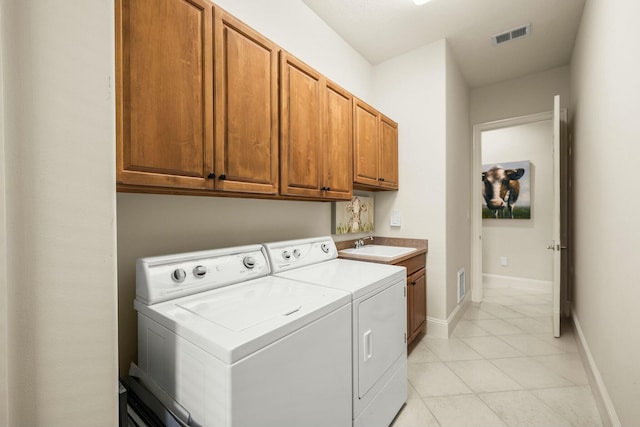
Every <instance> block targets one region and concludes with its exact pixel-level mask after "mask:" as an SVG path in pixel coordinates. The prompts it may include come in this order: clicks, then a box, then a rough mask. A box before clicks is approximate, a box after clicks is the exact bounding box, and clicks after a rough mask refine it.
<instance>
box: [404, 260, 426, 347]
mask: <svg viewBox="0 0 640 427" xmlns="http://www.w3.org/2000/svg"><path fill="white" fill-rule="evenodd" d="M407 287H411V296H412V301H411V305H412V307H411V309H410V311H411V314H412V315H411V317H410V325H409V336H410V337H411V338H413V337H415V336H416V335H418V333H420V330H421V329H422V327H423V326H424V324H425V322H426V320H427V276H426V270H425V269H424V268H423V269H421V270H418V271H417V272H415V273H414V274H412V275H411V276H410V277H409V278H408V279H407Z"/></svg>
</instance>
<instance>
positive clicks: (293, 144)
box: [280, 52, 352, 200]
mask: <svg viewBox="0 0 640 427" xmlns="http://www.w3.org/2000/svg"><path fill="white" fill-rule="evenodd" d="M280 91H281V94H280V100H281V101H280V120H281V129H280V144H281V146H280V150H281V153H280V154H281V155H280V174H281V188H280V192H281V194H283V195H290V196H304V197H317V198H326V199H338V200H342V199H347V200H348V199H350V198H351V194H352V181H351V163H352V161H351V138H352V136H351V122H352V119H351V115H352V112H351V108H352V107H351V95H350V94H349V93H348V92H346V91H344V90H343V89H341V88H340V87H339V86H337V85H335V84H333V83H331V82H329V81H327V79H326V78H325V77H324V76H322V75H321V74H320V73H318V72H317V71H315V70H314V69H313V68H311V67H309V66H307V65H306V64H304V63H303V62H301V61H299V60H298V59H296V58H295V57H293V56H291V55H289V54H288V53H286V52H281V53H280Z"/></svg>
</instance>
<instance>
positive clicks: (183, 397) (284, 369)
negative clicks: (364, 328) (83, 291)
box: [134, 245, 352, 427]
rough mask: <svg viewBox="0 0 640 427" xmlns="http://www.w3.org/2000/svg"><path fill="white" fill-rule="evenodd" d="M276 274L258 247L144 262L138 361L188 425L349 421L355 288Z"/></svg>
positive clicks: (292, 425) (319, 425)
mask: <svg viewBox="0 0 640 427" xmlns="http://www.w3.org/2000/svg"><path fill="white" fill-rule="evenodd" d="M269 272H270V270H269V264H268V261H267V258H266V254H265V251H264V249H263V247H262V246H260V245H252V246H243V247H237V248H229V249H220V250H212V251H202V252H192V253H186V254H178V255H170V256H161V257H152V258H143V259H139V260H138V262H137V279H136V280H137V283H136V290H137V297H136V301H135V304H134V305H135V309H136V310H137V311H138V365H139V367H140V368H141V369H142V371H143V372H144V373H145V374H146V377H147V379H148V380H151V381H153V383H154V385H156V386H157V387H159V388H160V389H161V390H162V391H163V392H164V393H166V394H167V395H168V396H170V398H171V399H173V400H174V401H175V402H177V403H178V404H179V405H181V406H182V407H184V409H185V410H186V411H188V413H189V414H190V415H189V418H190V420H189V423H190V424H189V425H200V426H211V427H214V426H215V427H219V426H226V427H256V426H271V427H283V426H288V427H300V426H316V427H327V426H343V427H346V426H350V425H351V418H352V416H351V403H350V399H351V377H352V372H351V363H350V357H351V327H350V325H351V319H350V317H351V308H350V296H349V294H348V293H347V292H344V291H340V290H336V289H329V288H326V287H321V286H316V285H312V284H308V283H302V282H295V281H293V280H289V279H284V278H279V277H274V276H269V275H268V274H269Z"/></svg>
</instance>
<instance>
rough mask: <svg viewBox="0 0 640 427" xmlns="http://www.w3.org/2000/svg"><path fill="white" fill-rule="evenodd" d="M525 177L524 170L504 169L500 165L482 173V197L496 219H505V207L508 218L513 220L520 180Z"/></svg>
mask: <svg viewBox="0 0 640 427" xmlns="http://www.w3.org/2000/svg"><path fill="white" fill-rule="evenodd" d="M523 175H524V169H522V168H518V169H504V168H503V167H502V166H499V165H497V166H493V167H492V168H491V169H489V170H488V171H486V172H482V197H484V201H485V203H486V204H487V208H489V210H490V211H491V212H492V213H493V217H494V218H504V208H505V207H506V208H507V215H508V217H509V218H513V206H514V205H515V204H516V201H517V200H518V195H519V194H520V183H519V182H518V180H519V179H520V178H522V176H523ZM498 214H500V215H499V216H498Z"/></svg>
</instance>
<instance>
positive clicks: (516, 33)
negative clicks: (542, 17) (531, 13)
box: [491, 24, 531, 46]
mask: <svg viewBox="0 0 640 427" xmlns="http://www.w3.org/2000/svg"><path fill="white" fill-rule="evenodd" d="M529 34H531V24H527V25H524V26H522V27H518V28H514V29H512V30H509V31H505V32H504V33H500V34H496V35H494V36H493V37H491V39H492V40H493V44H494V45H496V46H497V45H499V44H502V43H506V42H509V41H511V40H515V39H519V38H522V37H526V36H528V35H529Z"/></svg>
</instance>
